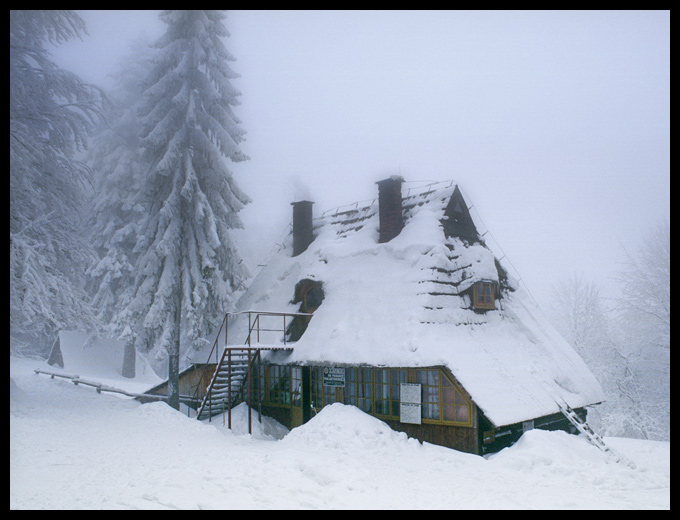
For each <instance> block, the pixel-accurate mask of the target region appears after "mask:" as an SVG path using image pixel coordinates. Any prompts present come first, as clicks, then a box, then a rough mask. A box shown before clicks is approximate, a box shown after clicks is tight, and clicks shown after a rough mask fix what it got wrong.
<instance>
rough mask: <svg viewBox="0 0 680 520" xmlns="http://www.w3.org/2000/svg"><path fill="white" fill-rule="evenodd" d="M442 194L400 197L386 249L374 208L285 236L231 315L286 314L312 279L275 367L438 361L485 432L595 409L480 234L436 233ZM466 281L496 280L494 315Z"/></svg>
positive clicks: (587, 377)
mask: <svg viewBox="0 0 680 520" xmlns="http://www.w3.org/2000/svg"><path fill="white" fill-rule="evenodd" d="M454 194H455V195H456V196H457V195H458V194H459V192H456V186H453V185H452V186H448V187H446V188H443V189H439V190H429V191H425V192H424V193H419V194H416V195H411V196H406V197H404V199H403V208H404V217H405V226H404V228H403V230H402V231H401V233H400V234H399V235H398V236H397V237H396V238H394V239H392V240H391V241H389V242H387V243H378V238H379V231H378V229H379V217H378V207H377V204H378V203H377V201H375V202H373V203H371V204H367V205H365V206H364V207H360V206H359V205H357V207H355V208H351V209H349V210H348V211H337V212H330V213H327V214H324V215H323V216H321V217H318V218H316V219H315V220H314V233H315V235H316V237H315V239H314V241H313V242H312V243H311V245H310V246H309V247H308V248H307V250H306V251H305V252H303V253H302V254H300V255H298V256H295V257H293V256H292V237H288V239H287V241H286V242H285V244H284V246H283V247H282V248H281V249H280V250H279V251H278V252H277V253H275V254H274V255H273V256H272V258H271V259H270V260H269V262H268V263H267V265H266V266H265V267H263V268H262V270H261V272H260V273H259V274H258V275H257V276H256V277H255V278H254V280H253V281H252V284H251V285H250V287H249V288H248V290H247V291H246V292H245V293H244V295H243V296H242V298H241V299H240V301H239V303H238V308H239V310H251V309H252V310H260V311H277V312H296V311H298V309H299V305H298V304H294V303H293V297H294V292H295V287H296V284H297V283H298V282H300V281H301V280H304V279H309V280H315V281H319V282H321V284H322V288H323V293H324V299H323V302H322V304H321V305H320V306H319V307H318V309H316V311H315V312H314V316H313V318H312V319H311V321H310V323H309V325H308V328H307V330H306V331H305V333H304V334H303V336H302V337H301V338H300V339H299V341H297V342H296V343H295V344H294V345H292V346H293V347H294V350H293V352H292V353H290V354H289V355H287V357H286V359H285V362H286V363H300V364H355V365H372V366H385V367H427V366H439V365H441V366H446V367H448V368H449V369H450V371H451V372H452V373H453V375H454V376H455V377H456V379H457V380H458V381H459V382H460V383H461V384H462V385H463V387H464V388H465V389H466V391H467V392H468V393H469V394H470V395H471V396H472V398H473V400H474V401H475V403H476V404H477V405H478V406H479V407H480V408H481V410H482V411H483V412H484V414H485V415H486V417H487V418H488V419H489V420H491V421H492V422H493V423H494V424H495V425H496V426H501V425H506V424H512V423H516V422H520V421H524V420H530V419H533V418H536V417H541V416H545V415H549V414H552V413H557V412H558V411H559V410H558V408H557V406H556V403H555V401H556V400H561V401H566V402H567V403H568V404H569V405H570V406H571V407H572V408H578V407H582V406H586V405H590V404H594V403H598V402H601V401H602V400H603V394H602V390H601V388H600V385H599V384H598V382H597V381H596V379H595V378H594V376H593V375H592V374H591V372H590V371H589V369H588V368H587V367H586V365H585V363H584V362H583V360H582V359H581V358H580V357H579V356H578V354H577V353H576V352H575V351H574V350H573V349H572V348H571V347H570V346H569V345H568V344H567V342H566V341H565V340H564V339H563V338H562V337H561V336H560V335H559V334H558V333H557V332H556V331H555V330H554V328H553V327H552V326H551V325H550V324H549V323H548V322H547V321H546V319H544V318H543V316H542V314H541V311H540V310H539V309H538V307H537V306H536V304H535V303H534V302H533V300H532V299H531V297H530V296H529V295H528V293H527V292H526V291H525V290H524V289H523V288H522V287H521V286H520V285H519V284H518V283H516V282H515V281H514V280H513V279H512V278H511V277H510V276H509V275H507V273H506V271H505V270H504V269H503V268H502V267H500V263H499V262H498V261H497V260H496V259H495V258H494V255H493V253H492V252H491V251H490V249H488V248H487V247H486V245H485V244H484V243H483V241H482V240H481V238H480V239H478V240H464V239H461V238H457V237H446V236H445V233H444V227H443V223H445V222H447V218H448V217H446V216H445V212H446V211H447V205H448V204H449V202H450V200H451V198H452V196H454ZM460 200H462V199H460ZM464 211H465V213H466V214H467V215H468V216H469V214H468V213H467V208H464ZM478 281H486V282H493V283H494V284H495V285H496V287H497V291H499V292H500V299H497V300H496V308H495V309H493V310H488V311H486V312H479V311H475V310H474V309H473V308H472V306H471V302H470V292H471V291H470V290H469V289H470V288H471V286H472V285H473V284H474V283H475V282H478ZM231 330H233V328H232V329H231ZM233 334H234V333H233V332H230V336H231V337H235V336H234V335H233ZM243 334H244V338H245V332H244V333H243ZM239 341H242V339H239ZM279 355H280V354H279Z"/></svg>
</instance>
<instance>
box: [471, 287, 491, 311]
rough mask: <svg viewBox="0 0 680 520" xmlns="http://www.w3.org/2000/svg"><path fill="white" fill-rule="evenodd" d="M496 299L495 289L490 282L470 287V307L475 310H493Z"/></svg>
mask: <svg viewBox="0 0 680 520" xmlns="http://www.w3.org/2000/svg"><path fill="white" fill-rule="evenodd" d="M495 299H496V289H495V287H494V284H492V283H490V282H478V283H476V284H474V285H473V286H472V306H473V307H474V308H475V309H480V310H489V309H494V308H495V307H496V306H495V303H494V300H495Z"/></svg>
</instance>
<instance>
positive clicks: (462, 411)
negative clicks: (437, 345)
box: [455, 404, 470, 423]
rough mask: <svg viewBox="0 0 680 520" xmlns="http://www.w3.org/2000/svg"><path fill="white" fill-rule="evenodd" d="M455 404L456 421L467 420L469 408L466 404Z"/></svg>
mask: <svg viewBox="0 0 680 520" xmlns="http://www.w3.org/2000/svg"><path fill="white" fill-rule="evenodd" d="M455 406H456V419H455V420H456V421H457V422H464V423H466V422H468V420H469V418H470V408H469V407H468V405H466V404H457V405H455Z"/></svg>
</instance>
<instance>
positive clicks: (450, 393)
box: [442, 386, 458, 404]
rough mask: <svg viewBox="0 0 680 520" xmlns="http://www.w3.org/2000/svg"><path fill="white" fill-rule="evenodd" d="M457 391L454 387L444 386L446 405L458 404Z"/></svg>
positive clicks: (443, 397) (443, 395) (443, 394)
mask: <svg viewBox="0 0 680 520" xmlns="http://www.w3.org/2000/svg"><path fill="white" fill-rule="evenodd" d="M457 393H458V392H456V389H455V388H453V387H452V386H444V387H443V388H442V399H443V400H444V402H445V403H452V404H453V403H455V402H456V394H457Z"/></svg>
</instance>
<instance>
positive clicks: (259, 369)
mask: <svg viewBox="0 0 680 520" xmlns="http://www.w3.org/2000/svg"><path fill="white" fill-rule="evenodd" d="M256 355H257V387H256V388H255V390H256V391H257V421H258V422H259V423H260V424H262V389H261V388H260V374H261V373H262V351H261V350H258V351H257V354H256Z"/></svg>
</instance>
